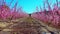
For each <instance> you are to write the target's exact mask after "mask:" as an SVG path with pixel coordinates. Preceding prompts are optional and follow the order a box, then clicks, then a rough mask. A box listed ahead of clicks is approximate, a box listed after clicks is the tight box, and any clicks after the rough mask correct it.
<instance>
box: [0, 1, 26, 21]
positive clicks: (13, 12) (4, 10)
mask: <svg viewBox="0 0 60 34" xmlns="http://www.w3.org/2000/svg"><path fill="white" fill-rule="evenodd" d="M11 3H12V2H11ZM11 3H10V4H11ZM16 6H17V2H16V3H15V5H14V7H13V8H12V9H10V8H9V7H8V6H7V5H6V2H5V1H4V0H3V3H2V5H0V20H12V19H18V18H21V17H25V16H26V15H27V14H26V13H24V12H23V11H22V8H21V7H20V8H18V9H16Z"/></svg>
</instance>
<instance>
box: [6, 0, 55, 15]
mask: <svg viewBox="0 0 60 34" xmlns="http://www.w3.org/2000/svg"><path fill="white" fill-rule="evenodd" d="M11 1H12V0H6V4H7V5H8V6H9V3H10V2H11ZM17 1H18V5H17V8H19V7H20V6H21V7H22V8H23V10H24V12H26V13H27V14H30V13H34V12H36V7H37V6H38V8H40V6H41V7H42V9H43V2H44V0H14V1H13V2H12V4H11V6H10V8H12V7H13V6H14V4H15V3H16V2H17ZM48 2H49V3H51V7H52V5H53V4H54V3H56V1H55V0H49V1H48ZM46 9H47V5H46ZM39 10H40V9H39Z"/></svg>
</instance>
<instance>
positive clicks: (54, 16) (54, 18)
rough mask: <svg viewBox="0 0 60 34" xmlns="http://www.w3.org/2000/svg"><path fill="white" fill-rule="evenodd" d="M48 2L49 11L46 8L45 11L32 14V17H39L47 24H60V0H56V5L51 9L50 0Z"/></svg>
mask: <svg viewBox="0 0 60 34" xmlns="http://www.w3.org/2000/svg"><path fill="white" fill-rule="evenodd" d="M46 2H47V4H48V11H47V10H46V9H44V11H40V12H36V13H34V14H32V17H34V18H37V19H39V20H41V21H43V22H44V23H46V24H47V23H48V24H53V25H55V26H60V7H58V5H59V4H60V3H59V4H58V1H57V0H56V2H57V3H56V5H54V8H53V9H51V7H50V5H49V2H48V0H47V1H46ZM44 8H45V6H44Z"/></svg>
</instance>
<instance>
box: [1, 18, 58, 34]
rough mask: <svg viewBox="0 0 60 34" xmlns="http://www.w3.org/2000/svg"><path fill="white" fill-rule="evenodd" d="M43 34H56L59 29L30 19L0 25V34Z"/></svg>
mask: <svg viewBox="0 0 60 34" xmlns="http://www.w3.org/2000/svg"><path fill="white" fill-rule="evenodd" d="M43 32H47V33H55V32H57V33H55V34H58V32H59V29H56V28H52V27H50V26H48V25H45V24H44V23H42V22H41V21H38V20H36V19H33V18H31V17H27V18H21V19H16V20H11V21H4V22H1V23H0V34H43Z"/></svg>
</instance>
